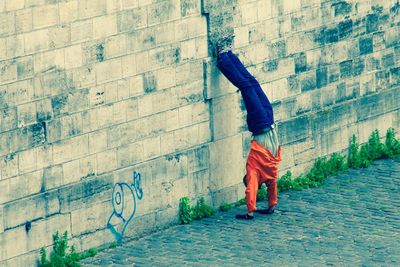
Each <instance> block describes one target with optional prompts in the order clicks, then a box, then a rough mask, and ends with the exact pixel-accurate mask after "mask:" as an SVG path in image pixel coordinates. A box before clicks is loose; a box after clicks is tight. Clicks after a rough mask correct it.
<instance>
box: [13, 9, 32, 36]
mask: <svg viewBox="0 0 400 267" xmlns="http://www.w3.org/2000/svg"><path fill="white" fill-rule="evenodd" d="M32 28H33V20H32V10H31V9H23V10H18V11H17V12H15V30H16V32H27V31H30V30H32Z"/></svg>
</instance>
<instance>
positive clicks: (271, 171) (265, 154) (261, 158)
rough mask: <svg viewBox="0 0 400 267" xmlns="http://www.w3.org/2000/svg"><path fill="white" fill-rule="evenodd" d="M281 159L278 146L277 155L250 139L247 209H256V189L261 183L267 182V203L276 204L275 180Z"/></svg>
mask: <svg viewBox="0 0 400 267" xmlns="http://www.w3.org/2000/svg"><path fill="white" fill-rule="evenodd" d="M280 161H281V148H280V147H279V148H278V154H277V156H274V155H272V153H271V152H270V151H269V150H268V149H266V148H265V147H264V146H262V145H261V144H260V143H258V142H257V141H255V140H252V141H251V147H250V153H249V156H248V157H247V163H246V172H247V173H246V182H247V186H246V204H247V211H248V212H254V211H255V210H257V207H256V201H257V191H258V187H259V186H260V185H261V184H262V183H266V184H267V188H268V205H269V206H275V205H276V204H278V191H277V187H276V181H277V180H278V165H279V162H280Z"/></svg>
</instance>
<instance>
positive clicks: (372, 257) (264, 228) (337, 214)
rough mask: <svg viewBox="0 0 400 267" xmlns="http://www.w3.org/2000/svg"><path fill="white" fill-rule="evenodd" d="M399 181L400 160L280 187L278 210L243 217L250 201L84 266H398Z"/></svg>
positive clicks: (105, 254) (112, 251)
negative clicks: (319, 182) (303, 186)
mask: <svg viewBox="0 0 400 267" xmlns="http://www.w3.org/2000/svg"><path fill="white" fill-rule="evenodd" d="M377 177H379V179H377ZM399 186H400V161H399V160H397V161H392V160H385V161H378V162H376V163H374V164H373V166H372V167H370V168H368V169H363V170H350V171H347V172H346V173H343V174H341V175H339V176H337V177H330V178H328V179H327V182H326V184H325V185H324V186H323V187H322V188H319V189H309V190H304V191H301V192H290V193H282V194H280V196H279V206H278V208H277V209H276V212H275V213H274V214H273V215H269V216H268V215H258V214H255V217H256V218H255V219H254V220H253V221H238V220H236V219H234V215H235V214H236V213H240V212H241V213H243V212H245V207H240V208H235V209H233V210H231V211H229V212H220V213H218V214H217V215H216V216H215V217H213V218H208V219H203V220H201V221H198V222H193V223H192V224H190V225H180V226H176V227H172V228H170V229H168V230H165V231H161V232H158V233H155V234H151V235H149V236H147V237H144V238H140V239H138V240H135V241H131V242H126V243H124V244H123V245H122V246H121V247H117V248H114V249H109V250H106V251H105V252H102V253H100V254H98V255H97V256H95V257H94V258H89V259H86V260H84V262H83V263H84V264H83V266H105V265H107V266H150V265H155V266H183V265H188V266H221V265H224V266H238V265H240V266H241V265H248V266H275V265H281V266H328V265H332V266H370V265H384V266H397V265H399V264H400V247H399V246H398V239H399V237H400V236H399V231H398V230H397V229H398V227H399V223H400V221H399V216H400V202H399V201H400V199H399V195H398V193H397V190H398V188H399ZM258 206H259V207H261V208H265V206H266V203H260V202H259V203H258ZM249 253H250V254H251V255H249Z"/></svg>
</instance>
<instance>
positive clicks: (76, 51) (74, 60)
mask: <svg viewBox="0 0 400 267" xmlns="http://www.w3.org/2000/svg"><path fill="white" fill-rule="evenodd" d="M80 66H82V46H81V45H74V46H70V47H68V48H65V68H66V69H72V68H77V67H80Z"/></svg>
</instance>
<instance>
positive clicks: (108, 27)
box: [93, 15, 118, 38]
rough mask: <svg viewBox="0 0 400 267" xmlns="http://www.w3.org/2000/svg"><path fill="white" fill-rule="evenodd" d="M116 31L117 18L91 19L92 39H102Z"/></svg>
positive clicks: (114, 16) (111, 16)
mask: <svg viewBox="0 0 400 267" xmlns="http://www.w3.org/2000/svg"><path fill="white" fill-rule="evenodd" d="M117 32H118V30H117V16H116V15H108V16H101V17H96V18H94V19H93V37H94V38H104V37H107V36H111V35H114V34H116V33H117Z"/></svg>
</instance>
